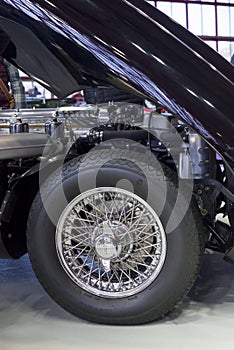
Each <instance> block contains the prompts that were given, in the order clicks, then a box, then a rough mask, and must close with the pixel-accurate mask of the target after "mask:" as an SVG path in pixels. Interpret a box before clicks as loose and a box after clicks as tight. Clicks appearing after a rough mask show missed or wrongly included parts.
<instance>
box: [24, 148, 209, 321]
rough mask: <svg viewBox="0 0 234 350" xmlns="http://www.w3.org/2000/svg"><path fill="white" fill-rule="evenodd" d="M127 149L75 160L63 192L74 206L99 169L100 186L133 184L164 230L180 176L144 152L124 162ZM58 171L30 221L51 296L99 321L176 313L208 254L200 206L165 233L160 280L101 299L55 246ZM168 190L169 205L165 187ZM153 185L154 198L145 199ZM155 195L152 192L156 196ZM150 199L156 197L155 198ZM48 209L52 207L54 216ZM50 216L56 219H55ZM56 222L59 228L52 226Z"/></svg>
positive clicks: (31, 242) (34, 254) (37, 267)
mask: <svg viewBox="0 0 234 350" xmlns="http://www.w3.org/2000/svg"><path fill="white" fill-rule="evenodd" d="M126 155H127V153H126V150H122V151H121V150H118V151H116V150H114V151H110V150H99V151H93V152H91V153H90V154H88V155H86V156H85V159H84V161H83V162H82V164H81V165H80V161H77V160H72V161H70V162H68V163H67V164H65V166H64V168H63V170H62V174H63V175H62V177H63V181H62V184H63V190H64V193H65V195H66V198H67V201H68V202H71V201H72V200H73V199H74V198H76V197H77V195H79V193H80V191H81V190H80V188H79V184H78V181H77V173H79V179H81V180H82V181H83V180H86V181H85V186H87V184H89V185H88V186H90V188H93V187H94V186H93V184H92V181H91V180H90V179H91V178H92V176H93V173H94V172H95V169H96V168H100V169H99V171H98V175H97V177H96V186H97V187H106V186H111V187H115V185H116V183H117V182H119V181H120V180H121V179H123V178H124V179H127V180H128V181H130V182H131V183H132V186H133V188H134V192H135V193H136V194H137V196H139V197H141V198H142V199H143V200H145V201H146V200H147V201H148V204H149V205H150V207H151V208H152V209H153V210H154V211H155V212H156V213H157V211H158V210H159V209H160V211H161V213H160V220H161V223H162V225H163V227H164V229H165V227H166V223H167V221H168V218H169V217H170V215H171V211H172V208H173V206H174V204H175V201H176V197H177V181H176V176H175V174H174V173H173V172H171V171H170V170H169V169H167V168H161V167H160V166H157V165H155V164H154V161H150V160H147V161H146V156H145V155H144V154H138V153H133V152H131V153H130V154H129V155H128V159H131V160H126ZM59 178H60V172H59V171H57V172H55V173H54V174H53V175H52V176H51V177H50V178H49V179H48V180H47V181H46V182H45V184H44V185H43V186H42V188H41V191H40V193H38V195H37V196H36V198H35V200H34V202H33V204H32V208H31V212H30V215H29V220H28V232H27V242H28V252H29V256H30V259H31V263H32V266H33V269H34V271H35V273H36V275H37V277H38V279H39V280H40V282H41V284H42V286H43V287H44V288H45V290H46V291H47V292H48V294H49V295H50V296H51V297H52V298H53V299H54V300H55V301H56V302H57V303H58V304H59V305H61V306H62V307H63V308H64V309H66V310H67V311H69V312H70V313H72V314H74V315H76V316H78V317H80V318H83V319H86V320H89V321H93V322H98V323H105V324H142V323H146V322H150V321H152V320H155V319H158V318H161V317H162V316H164V315H165V314H167V313H168V312H169V311H170V310H172V309H173V308H174V307H175V305H177V304H178V302H179V301H180V300H181V299H182V298H183V297H184V296H185V295H186V294H187V292H188V291H189V290H190V288H191V287H192V285H193V283H194V281H195V279H196V277H197V274H198V271H199V268H200V265H201V259H202V255H203V252H204V232H203V231H204V228H203V224H202V221H201V217H200V213H199V211H198V209H197V206H196V203H195V202H193V200H192V202H191V203H190V207H189V209H188V210H187V212H186V213H185V215H184V217H183V220H182V221H181V223H180V224H179V225H178V226H177V227H176V228H175V229H174V230H173V232H171V233H170V234H167V233H166V241H167V250H166V257H165V260H164V261H163V265H162V267H161V270H160V272H159V274H158V275H157V277H156V278H155V279H154V280H153V281H151V283H150V284H149V285H148V286H147V287H146V288H144V289H143V290H140V291H139V292H137V293H133V295H128V296H126V297H120V298H119V297H116V298H114V297H111V298H108V297H103V296H98V295H96V294H93V293H92V292H90V291H87V290H86V288H82V287H81V286H80V285H78V284H77V283H76V282H75V281H74V280H73V279H72V278H71V277H70V276H69V274H68V273H67V272H65V269H64V268H63V266H62V263H60V261H61V260H60V259H59V258H58V253H57V250H56V245H55V231H56V223H57V222H58V220H59V217H60V215H61V213H62V212H63V210H64V207H65V205H64V204H63V203H64V201H63V200H62V199H61V198H60V196H61V193H60V192H59V190H58V187H59V186H58V184H59V181H60V180H59ZM165 184H166V186H167V194H166V196H167V197H166V201H164V199H165V198H164V197H165V196H164V187H165ZM149 186H150V191H151V195H150V198H151V199H150V200H148V199H147V193H148V188H149ZM152 192H153V193H152ZM152 198H154V199H153V200H152ZM43 203H46V205H45V206H46V208H52V214H50V217H49V216H48V214H47V211H48V209H47V210H46V209H45V207H44V205H43ZM51 215H52V216H53V218H52V219H51ZM52 221H53V222H55V224H53V223H52Z"/></svg>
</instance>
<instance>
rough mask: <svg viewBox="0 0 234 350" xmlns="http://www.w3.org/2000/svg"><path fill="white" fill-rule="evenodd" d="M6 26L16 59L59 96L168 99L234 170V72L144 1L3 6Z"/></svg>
mask: <svg viewBox="0 0 234 350" xmlns="http://www.w3.org/2000/svg"><path fill="white" fill-rule="evenodd" d="M0 26H1V28H2V29H3V31H5V33H7V35H9V37H10V40H11V42H12V43H13V45H10V46H8V49H7V51H6V52H5V54H7V55H8V58H11V59H12V61H13V62H15V63H16V64H17V65H18V67H19V68H21V69H22V70H24V71H26V72H27V73H29V74H30V75H31V76H32V77H33V78H35V79H37V80H38V81H40V82H41V83H42V84H43V85H44V86H46V87H47V88H48V89H49V90H51V91H52V92H53V93H55V94H56V95H57V96H65V95H68V94H69V93H71V92H73V91H77V90H79V89H81V88H84V87H87V86H99V85H113V86H117V87H120V88H123V89H127V90H129V91H132V92H135V93H138V94H140V95H143V96H145V97H146V98H148V99H151V100H153V101H160V102H161V103H162V104H163V105H164V106H165V107H166V108H167V109H168V110H170V111H172V112H173V113H175V114H178V115H179V116H180V117H181V118H182V119H183V120H184V121H185V122H186V123H187V124H188V125H190V126H191V127H192V128H193V129H195V130H196V131H197V132H198V133H199V134H200V135H201V136H202V137H203V138H204V139H206V141H207V142H208V143H209V144H211V145H212V146H213V147H214V148H215V150H216V151H217V152H219V153H220V154H221V155H222V157H223V158H224V159H225V160H226V161H227V162H228V163H229V165H230V166H231V168H232V169H233V167H234V114H233V111H234V89H233V87H234V69H233V67H232V66H231V65H230V64H229V63H228V62H227V61H226V60H225V59H223V58H222V57H221V56H219V55H218V54H217V53H216V52H214V51H213V50H212V49H210V48H209V47H207V46H206V45H205V44H204V43H203V42H202V41H200V40H199V39H198V38H196V37H195V36H193V35H192V34H190V33H189V32H187V31H186V30H185V29H184V28H182V27H181V26H179V25H177V24H176V23H175V22H173V21H171V20H170V19H169V18H168V17H167V16H165V15H163V14H162V13H161V12H159V11H157V10H156V9H154V8H153V7H152V6H150V5H148V4H147V3H145V2H144V1H141V0H129V1H127V0H126V1H124V0H123V1H122V0H116V1H112V2H110V1H108V0H98V1H95V0H89V1H87V0H79V1H75V0H56V1H54V0H51V1H44V0H38V1H25V0H24V1H21V0H12V1H1V2H0ZM1 45H2V47H1V51H3V52H4V50H5V48H6V46H7V40H5V41H4V40H3V41H1ZM11 47H12V49H11ZM14 47H15V49H16V50H14Z"/></svg>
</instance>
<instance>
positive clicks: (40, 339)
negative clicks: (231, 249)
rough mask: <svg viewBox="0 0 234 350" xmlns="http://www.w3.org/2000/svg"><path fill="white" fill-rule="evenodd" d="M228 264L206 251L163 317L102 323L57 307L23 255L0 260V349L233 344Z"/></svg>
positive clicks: (231, 268)
mask: <svg viewBox="0 0 234 350" xmlns="http://www.w3.org/2000/svg"><path fill="white" fill-rule="evenodd" d="M233 344H234V265H229V264H227V263H226V262H224V261H223V260H222V256H221V255H219V254H206V255H205V259H204V264H203V267H202V270H201V274H200V276H199V279H198V282H197V283H196V286H195V288H194V289H193V291H192V293H190V295H189V296H188V297H187V298H186V299H185V301H184V303H183V305H180V306H179V307H178V309H177V310H176V311H174V312H173V313H172V314H171V315H170V316H169V317H168V318H167V319H166V320H164V321H161V322H154V323H151V324H148V325H144V326H134V327H133V326H131V327H130V326H129V327H126V326H125V327H122V326H105V325H95V324H91V323H88V322H85V321H82V320H79V319H77V318H75V317H73V316H71V315H69V314H68V313H66V312H65V311H63V310H62V309H61V308H60V307H59V306H57V305H56V304H55V303H54V302H53V301H52V300H51V299H50V298H49V297H48V296H47V294H46V293H45V292H44V290H43V289H42V287H41V286H40V285H39V283H38V281H37V280H36V278H35V276H34V274H33V272H32V270H31V267H30V264H29V261H28V257H27V256H25V257H23V258H21V259H20V260H19V261H4V260H0V350H16V349H17V350H29V349H30V350H39V349H40V350H42V349H43V350H52V349H54V350H55V349H56V350H67V349H69V350H70V349H84V350H89V349H97V350H99V349H102V350H107V349H108V350H115V349H116V350H117V349H118V350H119V349H121V350H131V349H134V350H138V349H147V350H151V349H157V350H159V349H160V350H161V349H186V350H188V349H189V350H190V349H195V348H196V349H199V350H200V349H211V348H212V350H214V349H220V348H224V347H225V346H227V347H229V349H233V348H234V345H233Z"/></svg>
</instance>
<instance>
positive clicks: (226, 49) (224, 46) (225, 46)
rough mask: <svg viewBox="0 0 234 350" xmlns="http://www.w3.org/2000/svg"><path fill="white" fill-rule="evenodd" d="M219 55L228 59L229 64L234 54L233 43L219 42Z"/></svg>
mask: <svg viewBox="0 0 234 350" xmlns="http://www.w3.org/2000/svg"><path fill="white" fill-rule="evenodd" d="M218 45H219V53H220V55H222V56H223V57H224V58H226V59H227V60H228V61H229V62H230V60H231V54H232V51H233V50H232V43H230V41H219V43H218Z"/></svg>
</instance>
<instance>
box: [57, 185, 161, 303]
mask: <svg viewBox="0 0 234 350" xmlns="http://www.w3.org/2000/svg"><path fill="white" fill-rule="evenodd" d="M55 239H56V249H57V254H58V257H59V260H60V262H61V265H62V266H63V268H64V270H65V272H66V273H67V274H68V275H69V277H70V278H72V280H73V281H74V282H75V283H76V284H77V285H79V286H80V287H81V288H83V289H84V290H86V291H88V292H90V293H92V294H95V295H99V296H102V297H107V298H116V297H125V296H129V295H134V294H135V293H138V292H140V291H142V290H143V289H145V288H146V287H147V286H148V285H149V284H151V283H152V282H153V281H154V280H155V278H156V277H157V276H158V274H159V272H160V271H161V269H162V267H163V264H164V260H165V256H166V236H165V232H164V229H163V227H162V224H161V221H160V219H159V217H158V216H157V214H156V213H155V211H154V210H153V209H152V207H150V206H149V204H148V203H147V202H146V201H144V200H143V199H142V198H140V197H139V196H137V195H135V194H134V193H131V192H129V191H126V190H123V189H120V188H114V187H103V188H96V189H93V190H90V191H87V192H85V193H82V194H81V195H79V196H77V197H76V198H74V200H73V201H72V202H71V203H69V205H68V206H67V207H66V208H65V209H64V211H63V213H62V214H61V216H60V219H59V221H58V225H57V230H56V236H55Z"/></svg>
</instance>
